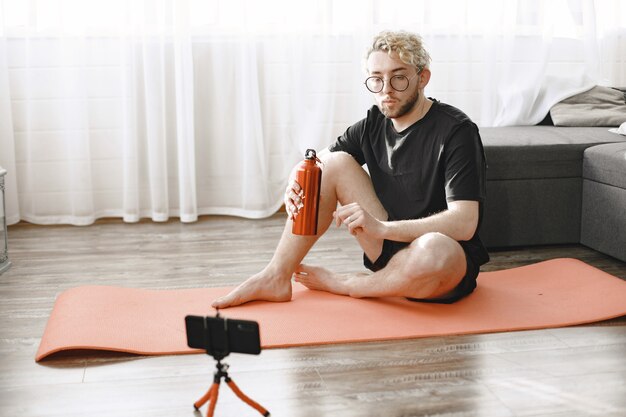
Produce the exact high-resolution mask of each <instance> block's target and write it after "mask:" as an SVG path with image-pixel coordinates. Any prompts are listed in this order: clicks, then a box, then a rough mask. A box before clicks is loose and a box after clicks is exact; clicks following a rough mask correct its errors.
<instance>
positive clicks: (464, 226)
mask: <svg viewBox="0 0 626 417" xmlns="http://www.w3.org/2000/svg"><path fill="white" fill-rule="evenodd" d="M464 203H476V202H464ZM472 208H473V207H472ZM382 224H383V228H382V229H383V236H381V237H382V238H384V239H388V240H395V241H398V242H412V241H414V240H415V239H417V238H419V237H420V236H422V235H425V234H426V233H433V232H438V233H442V234H444V235H446V236H448V237H450V238H452V239H454V240H456V241H463V240H469V239H471V238H472V236H473V235H474V233H475V232H476V227H477V225H478V203H476V209H475V210H473V209H470V207H468V205H465V207H462V208H461V209H457V208H455V209H448V210H445V211H442V212H440V213H437V214H434V215H432V216H428V217H424V218H422V219H416V220H399V221H386V222H382Z"/></svg>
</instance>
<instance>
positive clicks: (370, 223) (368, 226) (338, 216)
mask: <svg viewBox="0 0 626 417" xmlns="http://www.w3.org/2000/svg"><path fill="white" fill-rule="evenodd" d="M333 217H334V218H335V224H336V225H337V227H340V226H341V225H342V224H345V225H346V226H347V227H348V231H349V232H350V233H351V234H352V235H354V236H356V235H357V234H361V233H365V234H368V235H370V236H371V237H373V238H376V239H384V237H385V224H384V223H383V222H381V221H379V220H378V219H376V218H375V217H374V216H372V215H371V214H369V213H368V212H367V211H365V210H364V209H363V208H362V207H361V206H360V205H359V203H351V204H347V205H345V206H341V207H339V208H338V209H337V211H335V212H334V213H333Z"/></svg>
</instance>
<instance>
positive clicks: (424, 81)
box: [418, 68, 430, 89]
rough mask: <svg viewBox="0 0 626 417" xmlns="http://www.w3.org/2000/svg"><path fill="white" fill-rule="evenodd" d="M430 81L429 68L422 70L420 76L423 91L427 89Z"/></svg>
mask: <svg viewBox="0 0 626 417" xmlns="http://www.w3.org/2000/svg"><path fill="white" fill-rule="evenodd" d="M429 81H430V70H429V69H428V68H424V69H423V70H422V73H421V74H420V82H419V86H418V87H419V88H420V89H423V88H424V87H426V86H427V85H428V82H429Z"/></svg>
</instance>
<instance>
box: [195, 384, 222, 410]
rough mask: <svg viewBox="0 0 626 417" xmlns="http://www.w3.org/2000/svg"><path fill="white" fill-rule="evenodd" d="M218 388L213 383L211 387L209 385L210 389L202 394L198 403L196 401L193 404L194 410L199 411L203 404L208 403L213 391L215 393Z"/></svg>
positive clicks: (217, 385)
mask: <svg viewBox="0 0 626 417" xmlns="http://www.w3.org/2000/svg"><path fill="white" fill-rule="evenodd" d="M218 387H219V384H216V383H213V385H211V388H209V390H208V391H207V392H206V394H204V395H203V396H202V398H200V399H199V400H198V401H196V402H195V403H194V404H193V407H194V408H195V409H196V410H199V409H200V407H202V406H203V405H204V404H206V403H207V401H209V400H210V399H211V397H212V396H213V391H217V389H218Z"/></svg>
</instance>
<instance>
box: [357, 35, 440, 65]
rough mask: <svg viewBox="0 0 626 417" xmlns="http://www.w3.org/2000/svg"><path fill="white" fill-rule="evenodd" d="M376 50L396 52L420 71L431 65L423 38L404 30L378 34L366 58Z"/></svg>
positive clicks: (401, 58)
mask: <svg viewBox="0 0 626 417" xmlns="http://www.w3.org/2000/svg"><path fill="white" fill-rule="evenodd" d="M376 51H384V52H387V53H388V54H390V55H391V53H392V52H396V53H397V54H398V57H399V58H400V60H401V61H402V62H404V63H405V64H407V65H413V66H414V67H416V68H417V70H418V71H421V70H423V69H424V68H428V67H429V66H430V55H429V54H428V52H427V51H426V49H424V42H423V41H422V38H421V37H420V36H419V35H416V34H414V33H411V32H407V31H404V30H401V31H396V32H394V31H383V32H380V33H379V34H378V35H376V36H375V37H374V39H373V41H372V45H371V46H370V47H369V48H368V50H367V53H366V54H365V60H366V61H367V59H368V58H369V56H370V55H371V54H372V52H376Z"/></svg>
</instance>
